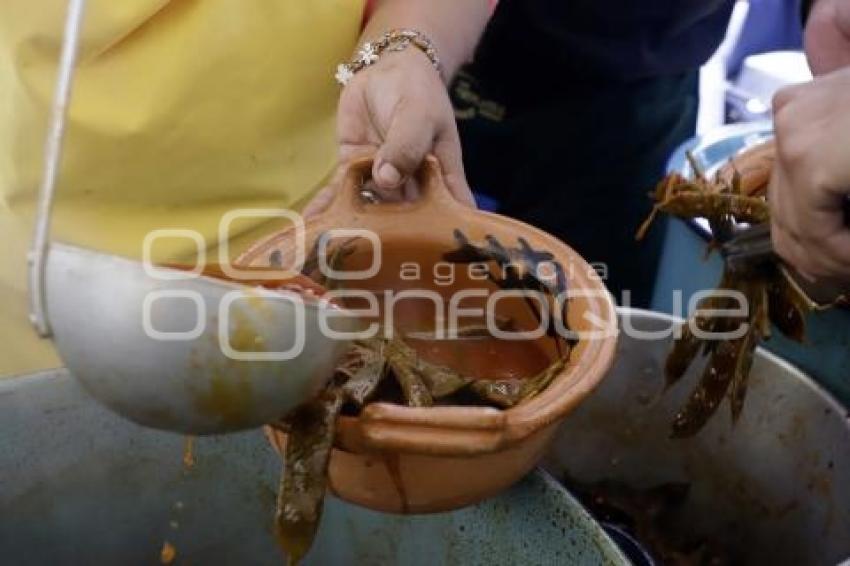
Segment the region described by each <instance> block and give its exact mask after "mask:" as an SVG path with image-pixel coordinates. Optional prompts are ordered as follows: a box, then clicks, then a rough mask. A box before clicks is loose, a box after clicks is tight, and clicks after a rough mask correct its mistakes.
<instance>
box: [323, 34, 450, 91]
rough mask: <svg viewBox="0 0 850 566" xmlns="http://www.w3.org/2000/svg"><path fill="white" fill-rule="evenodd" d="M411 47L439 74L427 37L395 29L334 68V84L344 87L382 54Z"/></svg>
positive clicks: (434, 51) (433, 50)
mask: <svg viewBox="0 0 850 566" xmlns="http://www.w3.org/2000/svg"><path fill="white" fill-rule="evenodd" d="M411 46H412V47H415V48H416V49H418V50H419V51H421V52H422V53H423V54H424V55H425V56H426V57H427V58H428V60H429V61H430V62H431V65H433V66H434V68H435V69H436V70H437V72H438V73H439V72H440V60H439V59H438V58H437V50H436V49H434V44H433V43H432V42H431V40H430V39H428V37H426V36H425V35H424V34H422V33H420V32H418V31H416V30H411V29H395V30H391V31H388V32H387V33H385V34H384V35H382V36H381V38H380V39H378V40H377V41H370V42H366V43H364V44H363V47H361V48H360V50H359V51H358V52H357V57H356V58H354V59H353V60H352V61H350V62H348V63H342V64H341V65H339V66H338V67H337V68H336V75H335V78H336V82H338V83H339V84H340V85H342V86H345V85H347V84H348V83H349V81H351V79H352V78H353V77H354V75H355V74H356V73H358V72H359V71H362V70H363V69H365V68H366V67H369V66H370V65H373V64H375V63H376V62H377V61H378V59H380V57H381V55H383V54H384V53H386V52H397V51H404V50H405V49H407V48H408V47H411Z"/></svg>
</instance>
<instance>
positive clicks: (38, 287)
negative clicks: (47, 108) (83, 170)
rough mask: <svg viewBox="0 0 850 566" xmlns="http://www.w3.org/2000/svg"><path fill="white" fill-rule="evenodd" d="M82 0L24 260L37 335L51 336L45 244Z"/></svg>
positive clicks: (69, 28) (71, 25)
mask: <svg viewBox="0 0 850 566" xmlns="http://www.w3.org/2000/svg"><path fill="white" fill-rule="evenodd" d="M85 5H86V2H85V0H69V2H68V14H67V16H66V20H65V35H64V41H63V42H62V55H61V57H60V60H59V76H58V77H57V80H56V92H55V95H54V100H53V107H52V109H51V118H50V130H49V131H48V133H47V141H46V142H45V147H44V172H43V174H42V180H41V182H42V184H41V190H40V192H39V199H38V212H37V215H36V221H35V234H34V237H33V244H32V248H31V250H30V253H29V256H28V258H27V260H28V262H29V266H28V267H29V285H30V321H31V322H32V324H33V326H35V329H36V332H38V334H39V336H42V337H47V336H49V335H50V323H49V322H48V320H47V314H46V313H45V307H46V304H45V303H46V302H47V299H46V297H45V283H44V274H45V271H46V262H47V253H48V245H49V241H50V213H51V210H52V207H53V196H54V193H55V192H56V181H57V179H58V177H59V168H60V167H61V165H62V141H63V139H64V134H65V118H66V115H67V113H68V101H69V100H70V98H71V83H72V80H73V76H74V64H75V63H76V60H77V46H78V44H79V40H80V28H81V27H82V20H83V12H84V10H85Z"/></svg>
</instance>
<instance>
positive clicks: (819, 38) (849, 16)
mask: <svg viewBox="0 0 850 566" xmlns="http://www.w3.org/2000/svg"><path fill="white" fill-rule="evenodd" d="M804 43H805V47H806V55H807V56H808V59H809V66H810V67H811V68H812V73H814V74H815V75H822V74H825V73H829V72H831V71H834V70H836V69H839V68H841V67H846V66H848V65H850V2H848V1H847V0H814V3H813V6H812V9H811V12H810V13H809V19H808V21H807V22H806V30H805V41H804Z"/></svg>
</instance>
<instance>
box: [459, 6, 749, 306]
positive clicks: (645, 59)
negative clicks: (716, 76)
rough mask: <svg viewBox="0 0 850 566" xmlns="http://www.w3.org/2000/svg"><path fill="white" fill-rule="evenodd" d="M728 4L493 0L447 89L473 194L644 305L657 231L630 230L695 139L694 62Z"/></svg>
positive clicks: (719, 33) (720, 30)
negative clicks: (603, 273)
mask: <svg viewBox="0 0 850 566" xmlns="http://www.w3.org/2000/svg"><path fill="white" fill-rule="evenodd" d="M732 4H733V2H732V0H640V1H637V0H501V2H500V3H499V6H498V8H497V11H496V14H495V15H494V17H493V20H492V21H491V23H490V25H489V26H488V29H487V31H486V32H485V34H484V38H483V39H482V42H481V44H480V46H479V49H478V51H477V53H476V56H475V60H474V62H473V63H472V65H471V66H470V67H469V68H468V69H467V71H466V72H465V73H462V74H461V75H460V76H459V78H458V79H457V80H456V81H455V84H454V85H453V88H452V96H453V100H454V103H455V107H456V110H457V115H458V126H459V129H460V133H461V140H462V142H463V151H464V164H465V166H466V172H467V176H468V178H469V181H470V184H471V186H472V188H473V190H474V191H478V192H481V193H483V194H485V195H487V196H490V197H492V198H494V199H495V200H496V201H498V203H499V209H498V210H499V212H501V213H502V214H507V215H509V216H513V217H516V218H519V219H521V220H524V221H526V222H529V223H531V224H534V225H536V226H538V227H540V228H543V229H544V230H546V231H548V232H550V233H552V234H554V235H556V236H558V237H560V238H561V239H562V240H564V241H565V242H566V243H567V244H569V245H570V246H572V247H573V248H574V249H576V250H577V251H578V252H579V253H580V254H582V255H583V256H584V257H585V259H587V260H588V261H590V262H593V263H597V262H599V263H604V264H605V265H606V266H607V270H608V280H607V283H608V286H609V288H610V289H611V291H612V292H614V294H615V295H616V298H617V300H618V301H621V300H622V291H624V290H626V289H628V290H630V291H631V292H632V303H631V304H633V305H636V306H648V305H649V303H650V300H651V297H652V288H653V283H654V280H655V275H656V269H657V264H658V259H659V255H660V250H661V245H662V242H663V237H664V230H663V226H662V225H663V219H662V220H660V221H659V222H658V225H657V226H655V227H654V229H653V230H651V231H650V233H649V236H648V238H647V240H646V241H644V242H642V243H640V244H639V243H636V242H635V239H634V235H635V232H636V231H637V228H638V226H639V225H640V223H641V221H642V220H643V218H645V217H646V215H647V214H648V213H649V211H650V209H651V206H652V203H651V201H650V199H649V198H648V196H647V193H648V192H649V191H650V190H651V189H652V188H653V187H654V185H655V184H656V182H657V181H658V180H660V178H661V177H662V176H663V175H664V166H665V164H666V161H667V158H668V156H669V155H670V154H671V153H672V151H673V150H674V149H675V148H676V147H677V146H678V145H679V144H680V143H681V142H683V141H684V140H686V139H687V138H689V137H690V136H692V135H693V133H694V129H695V125H696V113H697V96H698V68H699V66H700V65H701V64H702V63H704V62H705V60H706V59H708V57H709V56H710V55H711V54H712V53H713V52H714V50H715V49H716V48H717V46H718V44H719V43H720V41H721V40H722V37H723V34H724V31H725V27H726V24H727V20H728V18H729V14H730V12H731V9H732Z"/></svg>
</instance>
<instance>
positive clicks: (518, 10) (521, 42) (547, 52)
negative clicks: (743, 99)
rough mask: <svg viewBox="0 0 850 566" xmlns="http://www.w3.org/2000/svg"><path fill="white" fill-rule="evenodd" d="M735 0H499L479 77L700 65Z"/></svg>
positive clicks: (617, 74) (567, 79)
mask: <svg viewBox="0 0 850 566" xmlns="http://www.w3.org/2000/svg"><path fill="white" fill-rule="evenodd" d="M733 5H734V0H501V1H500V2H499V5H498V7H497V9H496V13H495V14H494V16H493V19H492V20H491V22H490V24H489V26H488V29H487V31H486V32H485V34H484V37H483V38H482V41H481V44H480V49H479V52H478V54H477V56H476V71H477V74H478V76H479V78H480V79H482V80H489V79H496V78H498V80H499V82H500V83H502V84H503V85H505V86H508V87H513V88H514V89H521V88H522V82H523V81H525V80H528V79H530V78H533V80H534V81H535V82H537V83H538V84H540V82H541V80H542V81H545V82H546V83H548V84H549V85H551V86H552V87H557V86H558V85H560V86H562V87H564V88H568V87H569V85H571V84H572V83H574V82H575V81H576V80H581V81H586V82H598V81H603V82H610V81H616V82H631V81H636V80H642V79H648V78H656V77H660V76H665V75H666V76H671V75H678V74H681V73H683V72H686V71H690V70H693V69H696V68H697V67H699V66H700V65H701V64H702V63H704V62H705V61H706V60H708V58H709V57H710V56H711V54H712V53H713V52H714V50H715V49H717V46H718V45H719V44H720V41H721V40H722V39H723V35H724V33H725V31H726V26H727V24H728V22H729V16H730V15H731V13H732V7H733Z"/></svg>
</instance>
